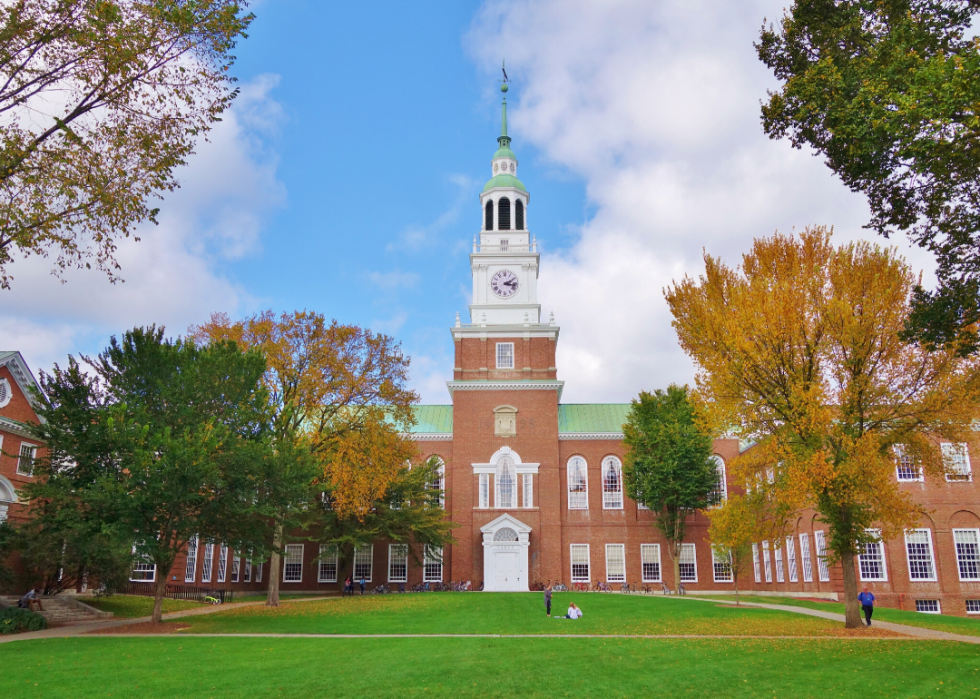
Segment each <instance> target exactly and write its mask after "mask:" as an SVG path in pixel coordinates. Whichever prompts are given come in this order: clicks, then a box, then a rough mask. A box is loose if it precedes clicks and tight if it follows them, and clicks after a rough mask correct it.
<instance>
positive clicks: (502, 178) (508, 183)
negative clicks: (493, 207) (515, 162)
mask: <svg viewBox="0 0 980 699" xmlns="http://www.w3.org/2000/svg"><path fill="white" fill-rule="evenodd" d="M494 187H516V188H517V189H519V190H521V191H522V192H526V191H527V188H525V187H524V183H523V182H521V181H520V180H519V179H517V178H516V177H514V176H513V175H495V176H494V177H492V178H490V180H489V181H488V182H487V183H486V184H485V185H483V191H484V192H485V191H487V190H488V189H493V188H494Z"/></svg>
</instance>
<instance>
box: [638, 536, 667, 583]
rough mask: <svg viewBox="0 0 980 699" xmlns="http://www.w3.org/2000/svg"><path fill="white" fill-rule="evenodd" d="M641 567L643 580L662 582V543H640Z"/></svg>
mask: <svg viewBox="0 0 980 699" xmlns="http://www.w3.org/2000/svg"><path fill="white" fill-rule="evenodd" d="M640 568H641V569H642V570H641V574H642V576H643V582H661V581H662V578H661V577H660V544H640Z"/></svg>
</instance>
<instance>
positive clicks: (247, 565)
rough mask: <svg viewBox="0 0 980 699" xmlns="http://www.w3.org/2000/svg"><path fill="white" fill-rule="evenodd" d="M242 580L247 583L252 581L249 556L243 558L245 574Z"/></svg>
mask: <svg viewBox="0 0 980 699" xmlns="http://www.w3.org/2000/svg"><path fill="white" fill-rule="evenodd" d="M242 582H247V583H250V582H252V559H251V558H246V559H245V575H244V580H242Z"/></svg>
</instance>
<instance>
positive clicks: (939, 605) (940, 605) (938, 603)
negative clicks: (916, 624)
mask: <svg viewBox="0 0 980 699" xmlns="http://www.w3.org/2000/svg"><path fill="white" fill-rule="evenodd" d="M915 602H916V607H918V603H919V602H935V603H936V611H934V612H933V611H926V610H925V609H923V610H921V611H920V610H919V609H916V610H915V611H917V612H918V613H919V614H942V613H943V603H942V602H941V601H940V600H938V599H917V600H915Z"/></svg>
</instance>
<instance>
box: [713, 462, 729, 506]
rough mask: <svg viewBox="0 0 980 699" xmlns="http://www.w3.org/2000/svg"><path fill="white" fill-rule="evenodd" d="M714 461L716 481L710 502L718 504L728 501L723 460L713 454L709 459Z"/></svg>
mask: <svg viewBox="0 0 980 699" xmlns="http://www.w3.org/2000/svg"><path fill="white" fill-rule="evenodd" d="M711 458H712V459H714V460H715V471H716V472H717V473H718V480H717V482H716V484H715V487H714V488H713V489H712V491H711V495H712V500H716V502H718V503H719V504H720V503H722V502H724V501H725V500H727V499H728V481H727V479H726V478H725V460H724V459H723V458H721V457H720V456H718V455H717V454H715V455H714V456H712V457H711Z"/></svg>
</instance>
